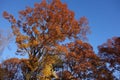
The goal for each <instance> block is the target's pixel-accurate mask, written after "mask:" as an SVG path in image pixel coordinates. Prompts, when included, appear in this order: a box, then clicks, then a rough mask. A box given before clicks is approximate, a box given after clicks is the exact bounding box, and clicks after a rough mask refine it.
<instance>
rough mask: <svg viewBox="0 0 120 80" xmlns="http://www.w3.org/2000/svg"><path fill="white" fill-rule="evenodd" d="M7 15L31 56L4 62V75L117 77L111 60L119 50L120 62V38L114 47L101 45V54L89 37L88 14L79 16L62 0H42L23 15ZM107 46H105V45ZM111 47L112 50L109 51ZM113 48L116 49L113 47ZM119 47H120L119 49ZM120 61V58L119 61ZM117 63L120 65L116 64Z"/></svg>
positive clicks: (27, 79) (73, 79) (21, 48)
mask: <svg viewBox="0 0 120 80" xmlns="http://www.w3.org/2000/svg"><path fill="white" fill-rule="evenodd" d="M3 16H4V18H5V19H7V20H8V21H9V22H10V23H11V28H12V31H13V34H14V36H15V38H16V44H17V47H18V49H17V50H16V53H17V54H20V55H24V54H27V55H28V59H17V58H12V59H8V60H6V61H4V62H3V63H1V66H0V71H1V72H4V71H5V72H6V73H5V72H4V73H5V74H1V75H0V77H1V76H3V75H9V76H3V77H2V79H5V80H6V79H7V80H11V79H16V80H17V79H19V80H91V79H92V80H114V79H115V77H114V75H113V74H112V71H111V70H110V69H109V68H108V67H107V63H106V62H107V61H108V62H110V64H111V65H113V64H112V63H113V62H111V60H112V59H113V58H112V57H113V56H111V55H110V54H111V53H113V52H114V53H115V54H114V56H117V60H116V59H114V62H115V63H117V65H118V64H120V63H119V56H118V55H119V48H120V47H119V41H120V40H119V38H117V39H115V42H114V44H113V43H111V45H113V46H112V47H109V46H108V45H105V46H100V47H99V51H100V53H104V51H105V52H106V54H108V55H109V56H111V58H109V56H107V57H108V58H109V59H108V58H107V57H105V56H106V55H104V56H102V55H97V54H96V53H95V52H94V51H93V47H92V46H91V45H90V44H89V43H88V42H87V41H86V40H87V34H88V33H89V31H90V30H89V24H88V20H87V18H86V17H85V16H83V17H81V18H80V19H79V20H77V19H75V14H74V12H73V11H71V10H69V9H68V7H67V5H66V4H65V3H62V2H61V1H60V0H42V2H41V3H35V4H34V7H33V8H31V7H26V9H25V10H21V11H19V18H18V19H16V18H15V17H14V15H12V14H9V13H8V12H6V11H5V12H3ZM104 47H105V48H104ZM109 48H110V52H111V51H112V52H111V53H110V52H109ZM111 48H112V49H111ZM116 49H117V50H116ZM117 61H118V62H117ZM115 66H116V65H115Z"/></svg>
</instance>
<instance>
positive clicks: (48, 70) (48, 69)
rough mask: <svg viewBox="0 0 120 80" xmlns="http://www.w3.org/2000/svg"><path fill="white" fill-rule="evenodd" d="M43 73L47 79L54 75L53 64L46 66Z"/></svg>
mask: <svg viewBox="0 0 120 80" xmlns="http://www.w3.org/2000/svg"><path fill="white" fill-rule="evenodd" d="M42 73H43V75H45V76H46V77H50V76H51V73H52V64H49V65H45V67H44V69H43V70H42Z"/></svg>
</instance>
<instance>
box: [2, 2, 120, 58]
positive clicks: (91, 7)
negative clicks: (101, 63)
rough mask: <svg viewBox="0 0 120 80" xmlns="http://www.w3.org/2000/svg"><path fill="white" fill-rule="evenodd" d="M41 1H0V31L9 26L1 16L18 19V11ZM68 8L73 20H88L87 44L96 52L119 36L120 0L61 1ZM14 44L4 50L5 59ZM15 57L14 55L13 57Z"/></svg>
mask: <svg viewBox="0 0 120 80" xmlns="http://www.w3.org/2000/svg"><path fill="white" fill-rule="evenodd" d="M40 1H41V0H0V29H4V30H7V29H10V24H9V22H8V21H7V20H5V19H4V18H3V16H2V12H3V11H7V12H9V13H11V14H13V15H14V16H15V17H18V11H19V10H23V9H25V7H26V6H31V7H33V5H34V3H35V2H40ZM61 1H62V2H64V3H66V4H67V5H68V8H69V9H70V10H72V11H74V12H75V18H76V19H79V18H80V17H82V16H86V17H87V18H88V20H89V25H90V29H91V32H92V33H91V34H90V35H89V36H88V39H89V43H90V44H91V45H92V46H93V47H94V50H95V52H97V46H98V45H100V44H102V43H104V42H106V40H107V39H108V38H111V37H113V36H120V31H119V30H120V0H61ZM13 46H14V42H13V44H11V47H12V48H11V50H9V49H8V48H6V49H5V50H4V54H6V53H7V54H6V55H7V56H6V58H8V57H11V56H13V55H11V54H13V53H14V52H15V49H14V48H15V47H13ZM14 56H15V55H14Z"/></svg>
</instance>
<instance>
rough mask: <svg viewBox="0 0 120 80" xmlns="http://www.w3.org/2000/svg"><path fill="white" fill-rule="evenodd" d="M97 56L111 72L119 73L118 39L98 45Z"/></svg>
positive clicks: (119, 42) (119, 54) (114, 38)
mask: <svg viewBox="0 0 120 80" xmlns="http://www.w3.org/2000/svg"><path fill="white" fill-rule="evenodd" d="M98 49H99V56H100V57H101V59H102V60H103V61H104V62H106V63H107V64H108V67H109V68H110V69H111V71H112V72H115V71H116V70H117V71H120V37H113V38H112V39H108V40H107V42H106V43H104V44H102V45H100V46H99V47H98Z"/></svg>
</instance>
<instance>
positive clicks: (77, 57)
mask: <svg viewBox="0 0 120 80" xmlns="http://www.w3.org/2000/svg"><path fill="white" fill-rule="evenodd" d="M67 48H68V54H66V56H65V57H66V58H65V61H64V62H65V63H64V67H63V74H64V73H66V72H67V73H68V76H67V73H66V76H63V78H62V79H63V80H71V79H73V80H82V79H83V80H88V79H92V80H113V77H112V75H111V73H110V71H109V70H108V69H107V68H106V66H105V64H104V63H103V62H101V60H100V58H99V57H98V56H97V55H96V54H95V53H94V51H93V48H92V46H91V45H90V44H88V43H86V42H82V41H80V40H76V41H75V42H71V43H69V44H68V45H67ZM66 70H67V71H66ZM99 70H100V72H99ZM70 75H71V76H70Z"/></svg>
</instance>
